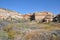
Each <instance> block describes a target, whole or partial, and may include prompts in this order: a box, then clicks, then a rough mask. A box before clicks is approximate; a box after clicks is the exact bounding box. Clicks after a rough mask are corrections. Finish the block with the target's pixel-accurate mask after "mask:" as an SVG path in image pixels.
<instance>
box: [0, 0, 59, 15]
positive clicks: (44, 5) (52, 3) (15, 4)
mask: <svg viewBox="0 0 60 40" xmlns="http://www.w3.org/2000/svg"><path fill="white" fill-rule="evenodd" d="M0 8H7V9H10V10H15V11H17V12H20V13H22V14H26V13H31V12H42V11H47V12H53V13H54V14H58V13H60V0H0Z"/></svg>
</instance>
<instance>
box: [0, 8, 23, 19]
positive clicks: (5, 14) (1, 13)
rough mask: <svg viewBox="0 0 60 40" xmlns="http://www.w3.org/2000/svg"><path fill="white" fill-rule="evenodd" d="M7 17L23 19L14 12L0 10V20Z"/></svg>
mask: <svg viewBox="0 0 60 40" xmlns="http://www.w3.org/2000/svg"><path fill="white" fill-rule="evenodd" d="M9 16H11V17H12V18H23V17H22V14H20V13H18V12H15V11H11V10H8V9H4V8H0V18H4V19H6V18H8V17H9Z"/></svg>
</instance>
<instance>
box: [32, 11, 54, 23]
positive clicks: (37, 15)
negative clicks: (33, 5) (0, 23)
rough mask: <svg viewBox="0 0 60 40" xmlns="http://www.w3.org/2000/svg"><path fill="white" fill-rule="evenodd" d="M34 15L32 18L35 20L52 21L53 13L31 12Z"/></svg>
mask: <svg viewBox="0 0 60 40" xmlns="http://www.w3.org/2000/svg"><path fill="white" fill-rule="evenodd" d="M33 15H34V18H35V20H36V21H38V22H39V21H43V19H44V20H45V21H46V22H48V21H52V20H53V17H54V15H53V13H51V12H35V13H33ZM33 15H32V18H33Z"/></svg>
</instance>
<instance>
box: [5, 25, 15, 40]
mask: <svg viewBox="0 0 60 40" xmlns="http://www.w3.org/2000/svg"><path fill="white" fill-rule="evenodd" d="M12 28H13V24H9V25H7V26H6V27H5V28H4V31H5V32H7V35H8V40H13V39H14V35H15V31H14V30H12Z"/></svg>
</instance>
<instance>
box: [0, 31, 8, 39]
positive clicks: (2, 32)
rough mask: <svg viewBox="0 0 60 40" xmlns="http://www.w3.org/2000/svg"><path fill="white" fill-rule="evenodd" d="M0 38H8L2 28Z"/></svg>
mask: <svg viewBox="0 0 60 40" xmlns="http://www.w3.org/2000/svg"><path fill="white" fill-rule="evenodd" d="M0 40H8V35H7V33H6V32H5V31H3V30H0Z"/></svg>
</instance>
